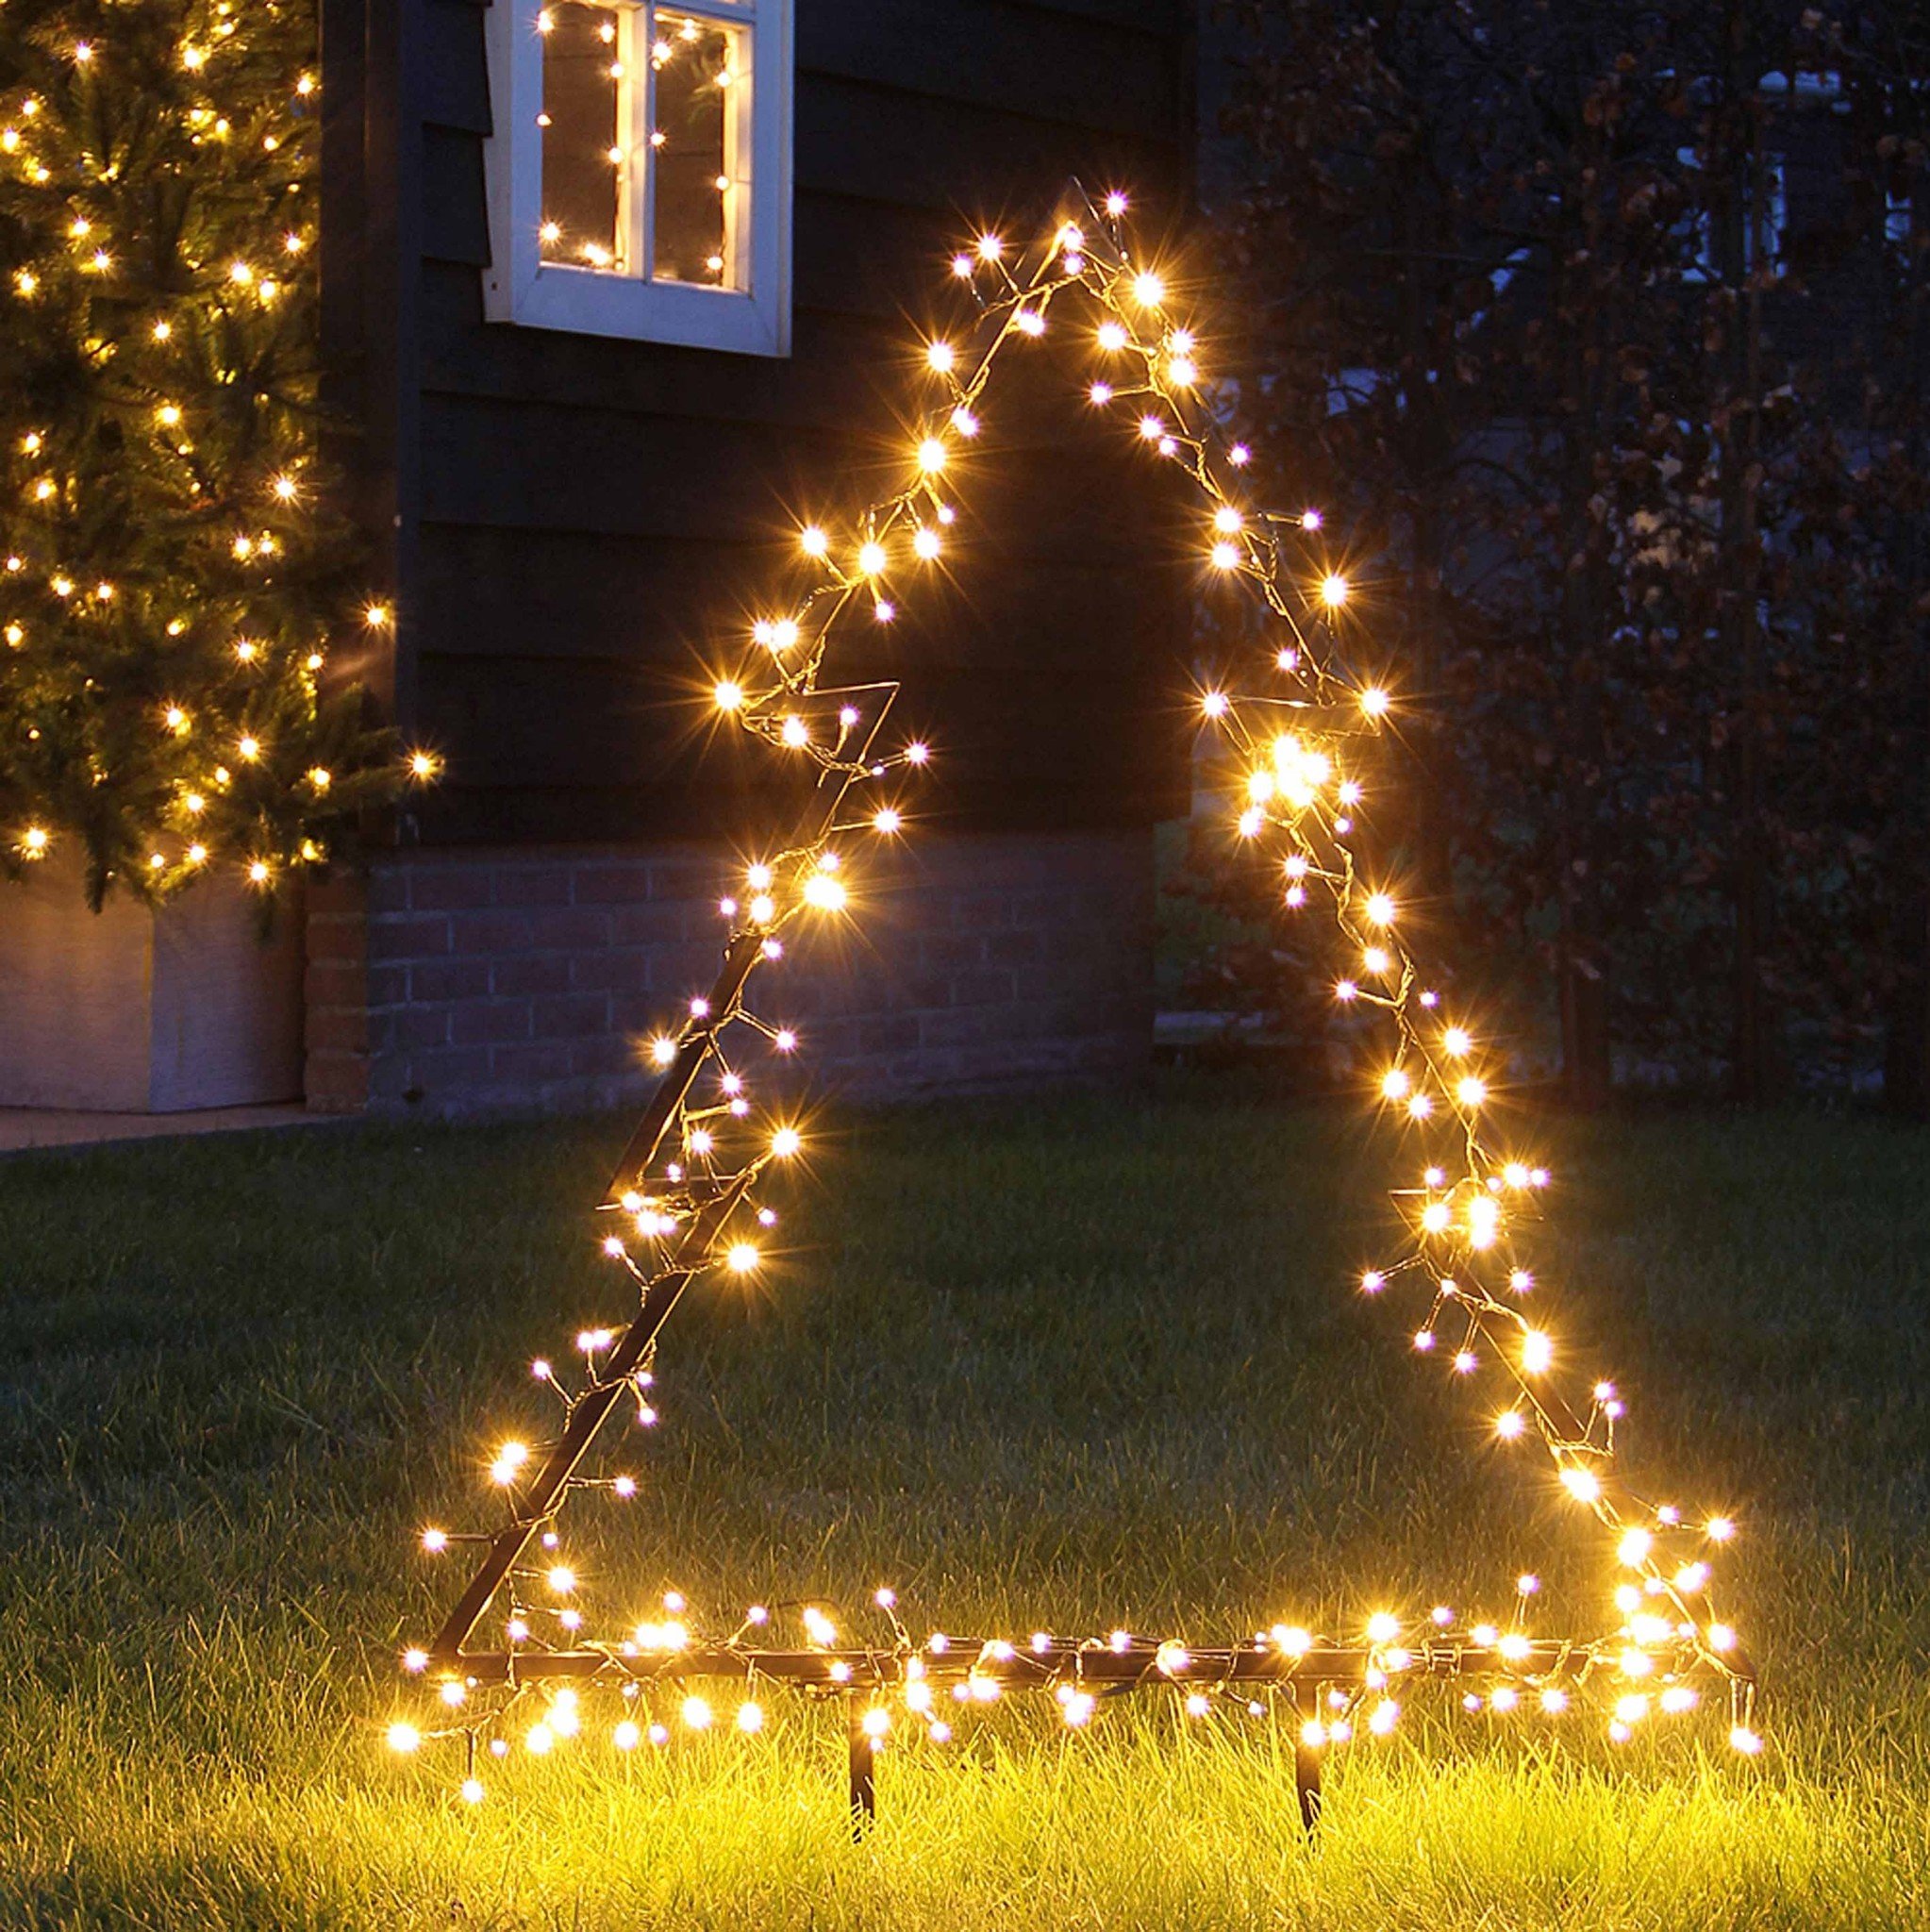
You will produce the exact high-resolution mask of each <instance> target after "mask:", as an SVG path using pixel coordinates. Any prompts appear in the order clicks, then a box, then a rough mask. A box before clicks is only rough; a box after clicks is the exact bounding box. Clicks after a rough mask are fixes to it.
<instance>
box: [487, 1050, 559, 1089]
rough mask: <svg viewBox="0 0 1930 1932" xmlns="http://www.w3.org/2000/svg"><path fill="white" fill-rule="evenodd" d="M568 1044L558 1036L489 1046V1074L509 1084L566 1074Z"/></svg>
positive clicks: (523, 1083)
mask: <svg viewBox="0 0 1930 1932" xmlns="http://www.w3.org/2000/svg"><path fill="white" fill-rule="evenodd" d="M571 1051H572V1050H571V1047H570V1046H569V1044H568V1042H566V1041H560V1040H551V1041H524V1042H523V1043H521V1044H518V1045H506V1046H496V1047H492V1048H491V1050H490V1077H491V1079H492V1080H494V1081H496V1082H498V1083H499V1084H504V1085H507V1086H508V1087H510V1088H512V1089H513V1088H518V1087H526V1086H531V1085H534V1084H535V1083H537V1082H538V1081H544V1080H566V1079H568V1078H569V1077H570V1074H571V1072H572V1067H571V1063H570V1062H571Z"/></svg>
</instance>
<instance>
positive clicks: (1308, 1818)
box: [1293, 1684, 1321, 1838]
mask: <svg viewBox="0 0 1930 1932" xmlns="http://www.w3.org/2000/svg"><path fill="white" fill-rule="evenodd" d="M1319 1711H1320V1692H1319V1690H1318V1689H1317V1688H1316V1690H1315V1691H1314V1693H1313V1701H1312V1703H1311V1705H1309V1704H1308V1702H1307V1694H1306V1691H1303V1690H1302V1689H1301V1687H1300V1686H1299V1685H1298V1684H1296V1685H1294V1687H1293V1793H1294V1796H1295V1797H1297V1798H1298V1799H1299V1800H1300V1824H1301V1828H1302V1829H1303V1830H1304V1831H1305V1832H1306V1835H1307V1837H1308V1838H1311V1837H1312V1836H1313V1829H1314V1826H1315V1825H1317V1824H1319V1823H1320V1822H1321V1754H1320V1747H1319V1746H1318V1745H1317V1744H1309V1743H1308V1742H1307V1741H1306V1737H1305V1735H1304V1734H1303V1726H1304V1725H1305V1724H1306V1720H1307V1717H1308V1715H1309V1712H1311V1714H1313V1715H1316V1716H1318V1715H1319Z"/></svg>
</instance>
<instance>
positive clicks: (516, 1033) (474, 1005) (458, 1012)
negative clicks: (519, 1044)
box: [448, 1000, 530, 1046]
mask: <svg viewBox="0 0 1930 1932" xmlns="http://www.w3.org/2000/svg"><path fill="white" fill-rule="evenodd" d="M448 1011H449V1040H450V1043H451V1044H452V1045H455V1046H474V1045H477V1044H479V1043H481V1042H484V1041H498V1040H527V1039H528V1038H529V1037H530V1026H529V1014H530V1005H529V1002H528V1001H527V1000H458V1001H457V1002H456V1004H455V1005H454V1006H452V1007H451V1008H449V1009H448Z"/></svg>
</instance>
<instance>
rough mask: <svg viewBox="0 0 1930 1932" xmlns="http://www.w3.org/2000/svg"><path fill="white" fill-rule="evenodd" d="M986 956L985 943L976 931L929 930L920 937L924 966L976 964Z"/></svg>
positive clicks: (920, 950) (919, 942) (920, 961)
mask: <svg viewBox="0 0 1930 1932" xmlns="http://www.w3.org/2000/svg"><path fill="white" fill-rule="evenodd" d="M984 957H985V943H984V941H982V940H981V939H979V938H978V936H977V935H976V934H974V933H966V932H927V933H921V934H920V935H919V938H918V959H919V964H920V965H922V966H942V967H957V966H975V965H977V963H978V962H979V960H980V959H982V958H984Z"/></svg>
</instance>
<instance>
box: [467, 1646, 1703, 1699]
mask: <svg viewBox="0 0 1930 1932" xmlns="http://www.w3.org/2000/svg"><path fill="white" fill-rule="evenodd" d="M916 1655H917V1659H918V1661H919V1662H920V1663H921V1664H922V1666H923V1672H922V1674H923V1677H924V1679H925V1681H926V1682H928V1683H933V1684H946V1685H949V1684H956V1683H962V1682H964V1681H965V1680H966V1679H967V1678H969V1677H980V1678H986V1677H990V1678H991V1679H992V1680H994V1681H995V1682H997V1683H998V1684H1000V1685H1001V1686H1002V1687H1004V1688H1007V1689H1010V1690H1023V1689H1028V1688H1041V1687H1046V1686H1050V1685H1053V1684H1058V1683H1064V1682H1069V1681H1072V1680H1073V1679H1074V1678H1076V1679H1077V1680H1078V1681H1079V1682H1081V1683H1084V1684H1096V1685H1104V1686H1114V1687H1117V1686H1132V1685H1137V1684H1161V1683H1173V1684H1191V1685H1194V1686H1199V1685H1210V1684H1221V1683H1237V1684H1262V1685H1263V1684H1268V1683H1283V1684H1284V1683H1292V1682H1296V1681H1298V1682H1301V1683H1306V1682H1318V1683H1323V1684H1347V1683H1361V1682H1364V1681H1365V1679H1366V1677H1367V1674H1368V1673H1369V1671H1370V1670H1373V1669H1374V1668H1376V1667H1380V1668H1385V1660H1386V1657H1387V1652H1386V1650H1385V1649H1381V1648H1377V1647H1375V1646H1372V1645H1367V1644H1321V1645H1317V1646H1316V1647H1314V1648H1312V1649H1310V1650H1307V1651H1306V1652H1304V1653H1301V1654H1300V1655H1298V1656H1289V1655H1288V1654H1287V1653H1286V1652H1284V1651H1281V1650H1279V1649H1276V1648H1274V1647H1273V1646H1271V1645H1266V1646H1263V1645H1259V1644H1251V1643H1248V1644H1240V1645H1237V1646H1234V1647H1232V1648H1216V1649H1204V1650H1196V1649H1193V1648H1191V1647H1189V1648H1188V1649H1187V1652H1186V1657H1185V1660H1184V1661H1183V1662H1181V1661H1180V1660H1179V1659H1178V1658H1176V1657H1173V1655H1172V1654H1171V1653H1170V1652H1169V1653H1168V1660H1167V1663H1166V1665H1164V1666H1162V1665H1161V1664H1160V1662H1159V1661H1158V1659H1159V1655H1160V1647H1159V1646H1156V1645H1152V1644H1146V1643H1143V1642H1141V1643H1135V1644H1133V1645H1132V1646H1131V1647H1130V1648H1128V1649H1125V1650H1115V1649H1114V1648H1113V1647H1112V1646H1111V1645H1110V1644H1105V1643H1101V1644H1095V1645H1091V1646H1083V1645H1080V1644H1078V1643H1071V1642H1057V1641H1055V1642H1054V1643H1053V1644H1051V1645H1050V1646H1048V1647H1047V1648H1045V1649H1042V1650H1040V1649H1034V1648H1032V1647H1031V1646H1029V1645H1027V1646H1024V1647H1023V1648H1021V1647H1014V1648H1013V1649H1011V1651H1010V1652H1009V1654H1008V1655H999V1656H993V1655H990V1654H988V1653H987V1652H986V1649H985V1646H984V1645H983V1644H982V1643H980V1642H977V1641H968V1640H966V1639H963V1638H953V1639H951V1640H950V1641H949V1643H948V1645H947V1647H946V1649H945V1650H944V1651H943V1652H942V1653H940V1654H937V1655H934V1654H933V1653H931V1652H930V1651H920V1652H918V1653H917V1654H916ZM1652 1655H1654V1657H1655V1665H1656V1670H1657V1672H1658V1674H1664V1675H1666V1674H1670V1673H1672V1672H1677V1671H1682V1670H1686V1669H1688V1668H1689V1667H1691V1666H1692V1665H1693V1664H1695V1663H1696V1662H1698V1661H1699V1660H1700V1659H1699V1655H1698V1653H1696V1652H1695V1651H1694V1650H1693V1649H1691V1648H1690V1647H1689V1645H1686V1644H1685V1645H1683V1646H1681V1647H1680V1649H1679V1650H1678V1651H1676V1652H1674V1653H1670V1652H1655V1653H1652ZM1408 1657H1409V1658H1410V1659H1411V1661H1410V1663H1409V1665H1408V1667H1407V1668H1406V1670H1403V1671H1400V1672H1397V1673H1392V1674H1390V1681H1408V1680H1411V1679H1413V1678H1415V1677H1419V1676H1431V1677H1477V1676H1491V1677H1506V1678H1510V1679H1516V1680H1519V1679H1521V1678H1523V1677H1533V1678H1536V1679H1542V1680H1545V1679H1562V1680H1565V1679H1572V1678H1575V1677H1579V1676H1581V1675H1582V1674H1584V1673H1585V1672H1586V1670H1587V1669H1588V1667H1589V1663H1590V1662H1591V1660H1592V1659H1591V1657H1590V1654H1589V1649H1588V1648H1587V1646H1585V1645H1579V1644H1572V1643H1564V1642H1561V1641H1556V1640H1552V1639H1540V1640H1538V1641H1533V1642H1531V1643H1530V1644H1529V1645H1528V1647H1527V1649H1526V1650H1525V1651H1523V1652H1517V1653H1516V1654H1515V1655H1513V1656H1504V1655H1503V1653H1502V1652H1501V1650H1500V1649H1499V1647H1497V1646H1484V1645H1477V1644H1453V1643H1439V1642H1429V1643H1423V1644H1419V1645H1417V1646H1415V1647H1414V1648H1413V1649H1411V1650H1410V1651H1409V1652H1408ZM909 1660H910V1659H909V1656H908V1655H907V1654H903V1653H899V1652H896V1651H890V1650H748V1649H740V1648H739V1647H737V1646H735V1645H730V1644H691V1645H690V1646H688V1647H686V1648H684V1649H681V1650H642V1649H636V1650H628V1651H626V1650H625V1649H624V1647H622V1646H618V1647H616V1648H614V1649H611V1650H517V1651H474V1652H468V1653H465V1654H464V1655H462V1656H460V1657H456V1658H453V1659H451V1660H450V1661H449V1662H447V1663H445V1664H441V1665H440V1669H441V1673H442V1674H449V1675H454V1674H460V1675H462V1676H464V1677H465V1678H466V1679H467V1680H468V1681H469V1682H470V1683H472V1684H478V1685H481V1684H506V1683H540V1682H542V1681H545V1680H548V1679H557V1678H560V1679H582V1678H586V1677H594V1676H597V1675H600V1674H605V1673H607V1674H609V1675H610V1676H611V1677H612V1678H635V1679H638V1680H641V1681H647V1680H649V1679H651V1678H657V1677H660V1678H665V1679H670V1680H677V1679H682V1678H686V1677H744V1676H751V1675H757V1676H764V1677H773V1678H779V1679H782V1680H784V1681H787V1682H790V1683H793V1684H801V1685H806V1686H823V1687H824V1688H825V1689H838V1690H849V1689H853V1688H873V1689H875V1688H877V1687H879V1686H882V1685H887V1684H899V1683H903V1682H905V1681H906V1677H907V1671H906V1665H907V1662H908V1661H909Z"/></svg>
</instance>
